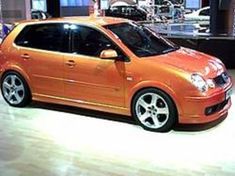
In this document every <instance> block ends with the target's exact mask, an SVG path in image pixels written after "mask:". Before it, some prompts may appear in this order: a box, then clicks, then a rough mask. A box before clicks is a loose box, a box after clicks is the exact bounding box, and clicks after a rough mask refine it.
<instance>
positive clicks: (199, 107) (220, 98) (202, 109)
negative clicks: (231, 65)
mask: <svg viewBox="0 0 235 176" xmlns="http://www.w3.org/2000/svg"><path fill="white" fill-rule="evenodd" d="M230 89H232V84H230V85H229V86H227V87H226V88H224V89H223V90H220V91H218V92H217V93H215V94H213V95H210V96H204V97H186V98H185V100H186V101H185V103H184V105H183V111H182V112H183V113H182V114H180V115H179V116H180V117H179V123H182V124H202V123H208V122H212V121H215V120H217V119H219V118H220V117H223V116H224V115H226V114H227V113H228V110H229V108H230V107H231V105H232V102H231V97H230V98H228V99H226V92H227V91H229V90H230ZM211 107H212V108H214V109H213V112H212V113H207V110H208V108H211Z"/></svg>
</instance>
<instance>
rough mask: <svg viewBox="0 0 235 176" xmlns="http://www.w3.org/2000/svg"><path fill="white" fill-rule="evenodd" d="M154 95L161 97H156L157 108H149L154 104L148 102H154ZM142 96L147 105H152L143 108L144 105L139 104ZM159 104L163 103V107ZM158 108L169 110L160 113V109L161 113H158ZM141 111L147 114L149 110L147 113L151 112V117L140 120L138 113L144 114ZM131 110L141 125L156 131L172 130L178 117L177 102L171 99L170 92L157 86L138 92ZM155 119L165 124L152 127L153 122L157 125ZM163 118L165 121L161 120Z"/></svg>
mask: <svg viewBox="0 0 235 176" xmlns="http://www.w3.org/2000/svg"><path fill="white" fill-rule="evenodd" d="M153 95H154V96H155V95H156V96H157V97H158V98H159V99H156V109H153V110H152V109H149V108H151V106H152V105H150V104H148V103H147V102H148V101H151V102H152V99H153V98H152V97H153ZM148 96H149V97H151V100H148V99H149V97H148ZM141 98H143V99H145V100H144V101H146V102H145V103H147V105H150V107H148V108H142V105H140V104H137V102H140V101H141V100H143V99H141ZM140 99H141V100H140ZM141 102H142V101H141ZM151 102H150V103H151ZM159 105H161V106H162V107H157V106H159ZM157 108H158V110H160V109H159V108H165V109H164V110H168V111H165V112H166V113H165V114H159V113H160V111H159V113H157V112H158V110H157ZM146 109H147V110H146ZM137 111H138V112H137ZM141 111H143V114H145V111H146V112H147V111H148V112H147V113H150V115H149V116H150V117H148V118H146V119H145V120H144V122H142V121H141V120H140V117H138V115H137V114H139V116H141V115H140V114H142V112H141ZM150 111H151V112H150ZM131 112H132V116H133V117H134V118H135V120H136V122H137V123H138V124H139V125H140V126H141V127H143V128H144V129H145V130H148V131H154V132H168V131H170V130H171V129H172V128H173V126H174V125H175V124H176V122H177V119H178V112H177V108H176V105H175V103H174V102H173V100H172V99H171V97H170V96H169V95H168V94H166V93H165V92H163V91H162V90H159V89H156V88H146V89H143V90H141V91H139V92H137V93H136V95H135V96H134V98H133V100H132V105H131ZM154 112H155V114H154ZM143 114H142V115H143ZM147 116H148V115H147ZM147 116H146V117H147ZM153 119H157V121H158V122H159V124H161V123H162V124H163V125H162V126H159V127H152V126H151V125H152V124H151V123H153V125H155V120H153ZM164 119H165V120H164ZM161 120H162V121H163V122H161Z"/></svg>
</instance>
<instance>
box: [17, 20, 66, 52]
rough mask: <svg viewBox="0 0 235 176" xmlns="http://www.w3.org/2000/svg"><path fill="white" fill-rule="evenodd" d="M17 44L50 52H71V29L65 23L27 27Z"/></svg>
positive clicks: (19, 36) (18, 38)
mask: <svg viewBox="0 0 235 176" xmlns="http://www.w3.org/2000/svg"><path fill="white" fill-rule="evenodd" d="M15 43H16V44H17V45H19V46H24V47H29V48H36V49H43V50H49V51H60V52H68V51H69V47H68V46H69V29H67V28H66V27H65V24H63V23H54V24H37V25H29V26H26V27H25V28H24V29H23V30H22V32H21V33H20V34H19V35H18V37H17V38H16V40H15Z"/></svg>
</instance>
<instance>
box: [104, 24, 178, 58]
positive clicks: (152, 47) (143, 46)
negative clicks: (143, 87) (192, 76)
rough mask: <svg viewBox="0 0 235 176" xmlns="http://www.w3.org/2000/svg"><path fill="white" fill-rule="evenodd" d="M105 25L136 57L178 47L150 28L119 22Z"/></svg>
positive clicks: (156, 53)
mask: <svg viewBox="0 0 235 176" xmlns="http://www.w3.org/2000/svg"><path fill="white" fill-rule="evenodd" d="M105 27H106V28H108V29H109V30H111V31H112V32H113V33H115V34H116V35H117V36H118V37H119V39H120V40H122V42H123V43H124V44H125V45H126V46H127V47H128V48H129V49H130V50H131V51H132V52H133V53H134V54H135V55H137V56H138V57H146V56H154V55H158V54H164V53H167V52H171V51H175V50H176V49H178V48H179V47H178V46H176V45H175V44H173V43H171V42H170V41H168V40H166V39H164V38H163V37H161V36H159V35H158V34H156V33H155V32H154V31H152V30H151V29H149V28H146V27H143V26H141V25H137V24H135V23H120V24H115V25H108V26H105Z"/></svg>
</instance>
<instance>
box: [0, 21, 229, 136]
mask: <svg viewBox="0 0 235 176" xmlns="http://www.w3.org/2000/svg"><path fill="white" fill-rule="evenodd" d="M0 77H1V90H2V95H3V97H4V99H5V100H6V102H7V103H8V104H9V105H11V106H15V107H22V106H25V105H27V104H28V103H29V102H30V100H31V99H33V100H36V101H43V102H50V103H59V104H66V105H71V106H78V107H82V108H89V109H94V110H100V111H106V112H111V113H117V114H124V115H129V116H133V117H134V118H135V119H136V121H137V122H138V124H140V125H141V126H142V127H143V128H144V129H146V130H151V131H159V132H162V131H168V130H170V129H171V128H172V127H173V126H174V124H175V123H187V124H188V123H193V124H199V123H206V122H210V121H213V120H216V119H218V118H220V117H222V116H225V115H226V114H227V112H228V109H229V108H230V106H231V99H230V95H231V90H232V81H231V78H230V76H228V73H227V71H226V68H225V67H224V65H223V63H222V62H221V61H220V60H219V59H216V58H214V57H212V56H209V55H206V54H203V53H200V52H197V51H194V50H190V49H187V48H182V47H178V46H176V45H175V44H173V43H171V42H170V41H168V40H166V39H164V38H162V37H161V36H159V35H158V34H156V33H155V32H154V31H152V30H150V29H148V28H147V27H144V26H140V25H138V24H136V23H134V22H132V21H129V20H124V19H117V18H106V17H96V18H95V17H81V18H79V17H71V18H61V19H50V20H43V21H26V22H22V23H19V24H18V25H17V26H16V27H15V28H14V29H13V31H12V32H11V33H10V34H9V35H8V36H7V37H6V38H5V39H4V41H3V43H2V45H1V52H0Z"/></svg>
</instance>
